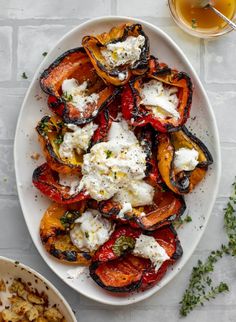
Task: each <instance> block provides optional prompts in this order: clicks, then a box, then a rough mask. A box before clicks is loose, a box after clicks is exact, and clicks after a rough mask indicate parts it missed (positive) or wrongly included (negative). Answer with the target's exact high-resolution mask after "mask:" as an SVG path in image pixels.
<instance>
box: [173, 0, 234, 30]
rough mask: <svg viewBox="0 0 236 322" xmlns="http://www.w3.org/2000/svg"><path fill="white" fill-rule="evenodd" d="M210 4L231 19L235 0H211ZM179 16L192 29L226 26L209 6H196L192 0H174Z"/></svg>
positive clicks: (213, 28)
mask: <svg viewBox="0 0 236 322" xmlns="http://www.w3.org/2000/svg"><path fill="white" fill-rule="evenodd" d="M211 5H212V6H214V7H215V8H216V9H218V10H219V11H220V12H222V13H223V14H224V15H225V16H226V17H228V18H229V19H233V17H234V15H235V11H236V0H214V1H213V0H212V1H211ZM175 7H176V12H177V14H178V16H179V18H180V19H181V20H182V22H184V23H185V24H187V25H188V26H190V27H191V28H192V29H193V30H194V29H195V30H199V31H206V32H208V31H217V30H220V29H223V28H224V27H225V26H226V22H225V21H224V20H222V19H221V18H220V17H218V16H217V15H216V14H215V13H214V12H212V10H211V9H209V8H197V7H196V6H195V5H194V0H175Z"/></svg>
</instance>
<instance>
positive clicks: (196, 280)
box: [180, 181, 236, 316]
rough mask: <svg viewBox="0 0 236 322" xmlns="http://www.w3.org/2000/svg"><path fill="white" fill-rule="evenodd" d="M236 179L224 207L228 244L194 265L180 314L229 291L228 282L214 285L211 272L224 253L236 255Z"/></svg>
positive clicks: (182, 314)
mask: <svg viewBox="0 0 236 322" xmlns="http://www.w3.org/2000/svg"><path fill="white" fill-rule="evenodd" d="M235 205H236V181H235V182H234V183H233V192H232V195H231V196H230V197H229V201H228V203H227V206H226V208H225V209H224V225H225V230H226V233H227V236H228V239H229V242H228V245H221V247H220V249H218V250H215V251H212V252H211V253H210V255H209V256H208V257H207V259H206V260H205V262H202V261H201V260H199V261H198V263H197V266H195V267H193V270H192V274H191V276H190V280H189V285H188V288H187V289H186V290H185V292H184V295H183V298H182V300H181V302H180V304H181V307H180V315H181V316H187V315H188V314H189V313H190V312H191V311H192V310H193V309H194V308H195V307H196V306H198V305H202V306H203V305H204V302H206V301H209V300H211V299H214V298H215V297H216V296H217V295H218V294H220V293H223V292H226V291H229V287H228V285H227V284H226V283H224V282H220V284H219V285H216V286H214V285H213V281H212V279H211V277H210V274H211V273H212V272H213V271H214V264H215V263H216V262H218V260H219V259H220V258H222V257H223V256H224V255H232V256H236V209H235V208H236V206H235Z"/></svg>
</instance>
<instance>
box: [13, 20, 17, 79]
mask: <svg viewBox="0 0 236 322" xmlns="http://www.w3.org/2000/svg"><path fill="white" fill-rule="evenodd" d="M12 27H13V35H12V81H11V83H12V82H14V81H16V80H17V49H18V27H17V26H14V25H13V26H12Z"/></svg>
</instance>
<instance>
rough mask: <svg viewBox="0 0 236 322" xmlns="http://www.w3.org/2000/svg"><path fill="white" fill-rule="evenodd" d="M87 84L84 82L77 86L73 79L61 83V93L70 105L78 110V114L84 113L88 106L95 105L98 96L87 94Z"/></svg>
mask: <svg viewBox="0 0 236 322" xmlns="http://www.w3.org/2000/svg"><path fill="white" fill-rule="evenodd" d="M87 86H88V83H87V82H86V81H85V82H83V83H82V84H78V82H77V80H76V79H75V78H70V79H65V80H64V81H63V83H62V87H61V89H62V93H63V95H64V96H65V97H66V98H67V99H69V100H70V101H71V102H72V104H73V105H74V106H75V107H76V108H78V110H79V111H80V112H84V110H85V109H86V107H87V105H88V104H94V103H95V104H97V101H98V99H99V95H98V94H96V93H92V94H91V95H88V93H87Z"/></svg>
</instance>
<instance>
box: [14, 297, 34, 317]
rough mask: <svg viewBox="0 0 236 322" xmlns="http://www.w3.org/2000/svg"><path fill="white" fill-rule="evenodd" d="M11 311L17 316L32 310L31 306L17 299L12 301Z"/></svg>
mask: <svg viewBox="0 0 236 322" xmlns="http://www.w3.org/2000/svg"><path fill="white" fill-rule="evenodd" d="M11 302H12V307H11V309H12V311H13V312H15V313H16V314H18V315H25V314H26V313H27V312H28V311H30V310H31V309H32V304H31V303H29V302H27V301H25V300H22V299H21V298H19V297H17V298H15V299H14V301H12V300H11Z"/></svg>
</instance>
